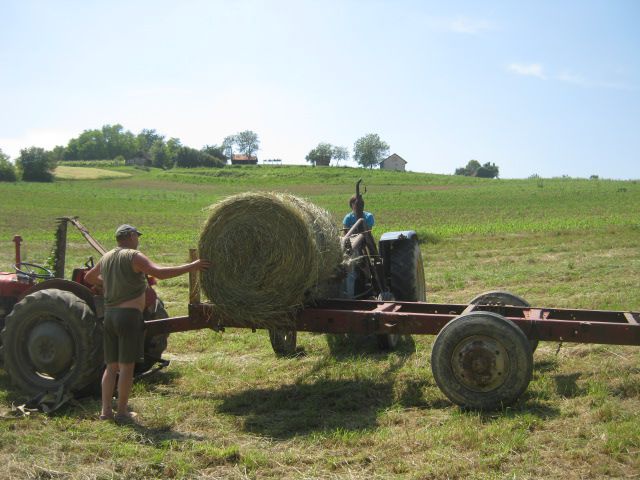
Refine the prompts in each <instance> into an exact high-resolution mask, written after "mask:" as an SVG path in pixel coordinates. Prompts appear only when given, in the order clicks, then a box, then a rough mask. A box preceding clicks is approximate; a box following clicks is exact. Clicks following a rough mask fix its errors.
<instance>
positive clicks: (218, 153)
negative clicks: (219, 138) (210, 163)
mask: <svg viewBox="0 0 640 480" xmlns="http://www.w3.org/2000/svg"><path fill="white" fill-rule="evenodd" d="M201 151H202V152H203V153H206V154H208V155H211V156H212V157H215V158H217V159H218V160H220V161H221V162H222V163H227V159H228V157H227V156H226V155H225V154H224V146H223V145H220V146H218V145H205V146H204V147H202V150H201Z"/></svg>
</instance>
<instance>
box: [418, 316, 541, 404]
mask: <svg viewBox="0 0 640 480" xmlns="http://www.w3.org/2000/svg"><path fill="white" fill-rule="evenodd" d="M431 369H432V372H433V377H434V379H435V381H436V383H437V384H438V387H440V390H442V392H443V393H444V394H445V395H446V396H447V397H448V398H449V400H451V401H452V402H454V403H456V404H458V405H460V406H462V407H467V408H473V409H479V410H494V409H497V408H501V407H503V406H507V405H510V404H511V403H513V402H515V401H516V399H517V398H518V397H519V396H520V395H521V394H522V393H523V392H524V391H525V390H526V388H527V386H528V385H529V382H530V381H531V374H532V371H533V355H532V353H531V349H530V347H529V342H528V339H527V337H526V335H525V334H524V333H523V332H522V330H520V328H518V326H517V325H516V324H514V323H513V322H512V321H510V320H508V319H506V318H504V317H502V316H501V315H498V314H497V313H492V312H472V313H469V314H467V315H461V316H459V317H457V318H454V319H453V320H451V321H450V322H449V323H447V325H445V327H444V328H443V329H442V330H441V331H440V333H439V334H438V336H437V337H436V340H435V342H434V344H433V350H432V351H431Z"/></svg>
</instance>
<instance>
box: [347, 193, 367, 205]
mask: <svg viewBox="0 0 640 480" xmlns="http://www.w3.org/2000/svg"><path fill="white" fill-rule="evenodd" d="M360 198H361V199H362V208H364V198H362V197H360ZM357 201H358V197H357V196H356V195H353V196H352V197H351V198H350V199H349V207H351V208H353V204H354V203H356V202H357Z"/></svg>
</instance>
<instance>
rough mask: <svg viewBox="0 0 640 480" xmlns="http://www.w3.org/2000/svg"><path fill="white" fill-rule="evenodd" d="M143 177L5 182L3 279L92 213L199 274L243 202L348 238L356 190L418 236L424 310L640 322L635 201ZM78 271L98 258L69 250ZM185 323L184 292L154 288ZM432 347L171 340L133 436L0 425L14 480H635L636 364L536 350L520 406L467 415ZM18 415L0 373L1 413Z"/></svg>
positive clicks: (92, 407)
mask: <svg viewBox="0 0 640 480" xmlns="http://www.w3.org/2000/svg"><path fill="white" fill-rule="evenodd" d="M113 171H116V172H123V173H127V174H130V175H131V177H130V178H123V179H108V180H99V181H95V180H93V181H83V180H77V181H73V182H69V181H58V182H56V183H53V184H27V183H18V184H0V195H1V198H2V199H3V201H2V202H1V203H0V270H7V269H9V267H10V264H11V263H12V261H13V244H12V243H11V239H12V238H13V235H14V234H17V233H20V234H21V235H22V236H23V238H24V239H25V249H26V253H27V258H28V259H29V260H31V261H35V262H44V260H45V259H46V258H47V257H48V252H49V250H50V247H51V243H52V239H53V231H54V222H53V220H54V218H55V217H56V216H61V215H79V216H80V220H81V221H82V222H83V223H84V224H85V225H87V226H88V227H89V228H90V230H91V231H92V233H94V234H95V236H96V237H97V238H98V239H99V240H100V241H101V242H103V243H104V244H105V245H110V244H111V243H112V235H113V231H114V229H115V226H116V225H118V224H120V223H125V222H127V223H133V224H134V225H137V226H139V228H140V229H141V230H142V231H143V232H144V233H145V235H144V236H143V237H142V244H141V248H142V249H143V250H144V251H145V252H147V253H148V254H149V255H150V256H151V257H152V258H154V259H156V260H157V261H158V262H160V263H165V264H172V263H175V262H182V261H184V260H185V259H186V255H187V249H188V248H189V247H191V246H194V245H195V244H196V239H197V234H198V232H199V229H200V225H201V224H202V222H203V221H204V219H205V218H206V214H207V212H206V207H207V206H208V205H210V204H212V203H214V202H215V201H216V200H218V199H220V198H223V197H224V196H226V195H229V194H232V193H238V192H242V191H248V190H277V191H287V192H291V193H295V194H298V195H302V196H305V197H307V198H309V199H311V200H312V201H314V202H315V203H317V204H318V205H320V206H322V207H324V208H327V209H328V210H329V211H331V212H332V213H333V214H334V215H335V216H336V218H337V219H338V220H339V219H340V218H341V217H342V215H344V213H346V211H347V210H348V207H347V200H348V198H349V196H350V195H351V194H352V191H353V185H354V183H355V180H357V179H358V178H359V177H363V178H364V180H365V183H366V184H367V186H368V192H367V194H366V195H365V200H366V202H367V210H370V211H372V212H374V213H375V215H376V221H377V224H376V227H375V229H374V234H376V235H377V236H379V235H380V234H381V233H382V232H384V231H389V230H398V229H409V228H412V229H415V230H417V231H418V233H419V235H420V237H421V238H422V240H423V243H422V252H423V256H424V259H425V273H426V282H427V292H428V299H429V300H430V301H433V302H456V303H457V302H460V303H462V302H466V301H468V300H470V299H471V298H473V297H474V296H475V295H476V294H478V293H481V292H483V291H486V290H492V289H498V288H499V289H506V290H510V291H512V292H514V293H517V294H518V295H520V296H523V297H524V298H526V299H527V300H528V301H529V302H530V303H532V304H534V305H537V306H557V307H575V308H588V309H621V310H622V309H624V310H635V311H638V310H640V288H639V287H640V276H639V275H638V272H639V271H640V268H639V267H640V255H639V243H640V242H639V240H638V236H639V234H640V217H639V216H638V212H640V183H638V182H633V181H627V182H622V181H607V180H577V179H544V180H542V179H535V180H493V181H491V180H482V179H475V178H464V177H453V176H441V175H429V174H412V173H401V172H379V171H366V170H360V169H348V168H344V169H343V168H324V169H323V168H303V167H253V168H252V167H248V168H225V169H220V170H196V171H193V170H182V171H179V170H175V171H168V172H162V171H155V170H152V171H150V172H143V171H139V170H135V169H133V168H126V167H122V168H117V169H113ZM70 239H71V243H70V250H69V257H68V259H67V264H68V265H69V269H70V266H72V265H80V264H82V263H84V262H85V261H86V259H87V257H88V256H89V255H94V256H95V253H94V252H92V251H91V250H90V248H89V247H87V246H86V245H85V243H84V240H83V239H82V238H81V237H80V236H79V235H74V234H72V233H70ZM158 289H159V292H160V295H161V297H162V298H163V299H164V300H165V303H166V305H167V308H168V310H169V313H170V314H171V315H182V314H185V313H186V303H187V278H186V277H182V278H177V279H172V280H168V281H163V282H161V283H160V285H159V286H158ZM432 342H433V338H432V337H428V336H414V337H413V338H412V339H411V340H408V339H407V340H405V341H404V342H403V343H402V344H401V346H400V348H399V349H398V351H396V352H392V353H381V352H378V351H377V350H376V349H375V348H374V347H373V346H372V345H370V344H367V343H366V342H363V344H361V345H358V346H357V347H358V348H352V346H349V345H342V346H338V347H337V348H335V347H334V348H332V349H330V348H329V346H328V344H327V341H326V338H325V336H323V335H312V334H300V335H299V339H298V343H299V346H300V348H301V352H300V355H299V356H298V357H296V358H290V359H282V358H276V357H275V356H274V354H273V352H272V350H271V347H270V344H269V341H268V338H267V335H266V333H265V332H264V331H260V330H258V331H257V332H256V333H251V331H249V330H246V331H245V330H231V329H230V330H228V331H227V332H225V333H223V334H220V333H215V332H211V331H196V332H189V333H179V334H174V335H172V336H171V338H170V341H169V348H168V351H167V357H168V358H170V359H171V365H170V366H169V368H168V369H166V370H164V371H161V372H159V373H158V374H156V375H155V376H152V377H149V378H148V379H146V380H143V381H141V382H139V383H137V384H136V385H135V386H134V393H133V405H134V407H135V408H136V410H137V411H139V412H140V413H141V421H140V424H139V425H137V426H127V427H118V426H115V425H114V424H111V423H106V422H100V421H98V420H96V416H97V412H98V405H99V402H98V401H97V400H96V399H83V400H80V401H78V402H77V403H74V404H72V405H69V406H68V407H65V408H63V409H62V410H61V411H60V412H58V413H56V414H54V415H52V416H49V417H47V416H44V415H34V416H31V417H29V418H20V419H5V420H0V462H1V463H2V464H3V468H2V469H0V477H4V478H192V477H198V478H200V477H202V478H356V479H360V478H362V479H365V478H366V479H369V478H412V479H413V478H415V479H423V478H560V477H561V478H566V479H572V478H576V479H577V478H602V477H609V478H634V477H638V476H640V350H639V349H638V348H637V347H621V346H613V345H577V344H567V343H565V344H562V345H558V344H557V343H542V344H541V345H540V347H539V348H538V350H537V351H536V354H535V357H534V360H535V366H534V376H533V380H532V382H531V384H530V386H529V388H528V390H527V392H525V394H524V395H523V396H522V398H521V399H520V400H519V401H518V402H517V403H516V404H515V405H513V406H512V407H510V408H508V409H505V410H502V411H498V412H493V413H484V414H483V413H478V412H473V411H463V410H461V409H459V408H458V407H456V406H454V405H452V404H451V403H450V402H449V401H448V400H447V399H446V397H444V395H443V394H442V393H441V392H440V391H439V390H438V388H437V386H436V385H435V382H434V379H433V376H432V375H431V370H430V360H429V355H430V351H431V344H432ZM23 400H25V399H24V397H23V396H22V395H21V394H20V393H19V392H17V391H15V390H13V389H12V387H11V385H10V380H9V377H8V375H7V374H6V373H5V372H4V371H3V370H0V408H3V409H4V410H5V411H6V410H9V409H10V407H11V406H12V405H14V404H19V403H21V402H22V401H23Z"/></svg>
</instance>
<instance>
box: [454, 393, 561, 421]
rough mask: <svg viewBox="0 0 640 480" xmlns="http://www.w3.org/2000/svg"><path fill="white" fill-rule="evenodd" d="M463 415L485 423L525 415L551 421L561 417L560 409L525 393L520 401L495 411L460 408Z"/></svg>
mask: <svg viewBox="0 0 640 480" xmlns="http://www.w3.org/2000/svg"><path fill="white" fill-rule="evenodd" d="M460 412H461V414H464V415H472V416H478V417H479V418H480V419H481V420H482V422H483V423H490V422H493V421H496V420H504V419H509V418H518V417H521V416H523V415H532V416H535V417H537V418H539V419H541V420H549V419H552V418H556V417H559V416H560V409H559V408H556V407H551V406H549V405H548V404H546V403H542V402H539V401H537V400H533V399H532V398H531V396H530V395H529V394H528V393H526V392H525V393H524V394H523V395H522V397H520V399H518V401H517V402H516V403H515V404H513V405H511V406H509V407H504V408H502V409H499V410H494V411H478V410H471V409H466V408H460Z"/></svg>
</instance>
